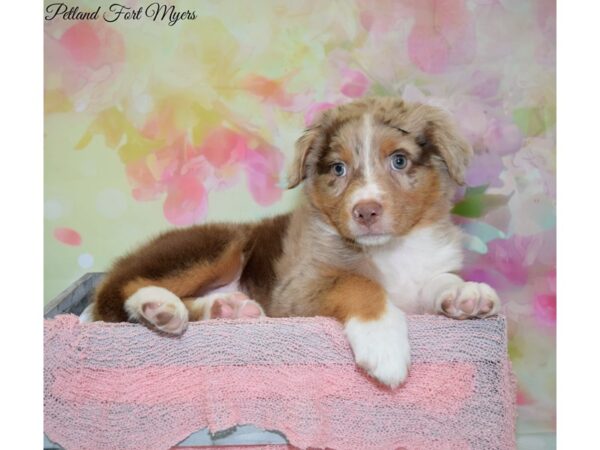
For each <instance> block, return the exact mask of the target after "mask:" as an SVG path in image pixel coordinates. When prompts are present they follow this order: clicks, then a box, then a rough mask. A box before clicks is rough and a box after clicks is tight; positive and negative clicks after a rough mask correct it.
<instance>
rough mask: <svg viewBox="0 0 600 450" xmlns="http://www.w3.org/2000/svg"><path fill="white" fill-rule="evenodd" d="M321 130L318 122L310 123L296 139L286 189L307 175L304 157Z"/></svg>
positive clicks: (312, 147) (305, 157) (297, 183)
mask: <svg viewBox="0 0 600 450" xmlns="http://www.w3.org/2000/svg"><path fill="white" fill-rule="evenodd" d="M320 132H321V127H320V126H319V125H318V124H315V125H312V126H310V127H309V128H307V129H306V130H305V131H304V134H303V135H302V136H300V138H299V139H298V140H297V141H296V148H295V154H294V161H293V162H292V165H291V167H290V170H289V172H288V189H293V188H295V187H296V186H298V185H299V184H300V183H301V182H302V181H303V180H304V179H305V178H306V176H307V164H306V159H307V158H308V154H309V153H310V152H311V150H313V149H314V147H315V143H316V140H317V137H318V136H319V134H320Z"/></svg>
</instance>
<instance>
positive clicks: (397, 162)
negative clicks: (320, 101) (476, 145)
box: [290, 98, 471, 245]
mask: <svg viewBox="0 0 600 450" xmlns="http://www.w3.org/2000/svg"><path fill="white" fill-rule="evenodd" d="M296 150H297V154H296V162H295V165H294V168H293V169H292V172H291V175H290V187H294V186H296V185H297V184H299V183H300V182H301V181H302V180H305V185H306V193H307V195H308V198H309V200H310V202H311V203H312V204H313V205H314V206H315V207H316V208H317V209H318V210H319V211H321V213H322V214H323V215H324V217H325V218H326V220H327V221H328V222H329V224H330V225H332V226H333V227H334V228H335V229H336V230H337V232H338V233H339V234H340V235H341V236H343V237H344V238H346V239H349V240H352V241H355V242H357V243H359V244H361V245H380V244H384V243H385V242H387V241H388V240H389V239H390V238H392V237H394V236H402V235H404V234H406V233H408V232H409V231H410V230H412V229H413V228H415V227H417V226H420V225H426V224H431V223H434V222H436V221H440V220H442V219H444V218H446V217H448V213H449V209H450V199H451V197H452V194H453V192H454V188H455V186H456V184H457V183H458V184H460V183H462V182H463V177H464V171H465V169H466V165H467V163H468V159H469V157H470V155H471V149H470V147H469V145H468V144H467V143H466V142H465V141H464V139H462V138H461V137H460V136H459V135H458V134H457V132H456V131H455V129H454V127H453V126H452V124H451V122H450V121H449V119H448V117H447V116H446V115H445V114H444V113H443V112H441V111H440V110H438V109H436V108H433V107H430V106H426V105H410V104H406V103H404V102H402V101H401V100H396V99H390V98H379V99H365V100H359V101H356V102H353V103H349V104H347V105H343V106H340V107H337V108H336V109H333V110H329V111H325V112H324V113H323V114H322V115H321V116H320V117H319V118H318V119H317V121H316V122H315V123H314V124H313V126H311V128H309V129H308V130H307V131H306V133H305V134H304V135H303V136H302V137H301V138H300V139H299V140H298V143H297V146H296Z"/></svg>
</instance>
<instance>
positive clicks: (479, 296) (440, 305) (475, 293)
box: [421, 273, 500, 319]
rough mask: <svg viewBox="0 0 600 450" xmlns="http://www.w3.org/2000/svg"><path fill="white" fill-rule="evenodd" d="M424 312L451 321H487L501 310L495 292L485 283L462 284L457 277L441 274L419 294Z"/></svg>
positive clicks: (461, 280) (466, 282) (450, 274)
mask: <svg viewBox="0 0 600 450" xmlns="http://www.w3.org/2000/svg"><path fill="white" fill-rule="evenodd" d="M421 299H422V301H423V303H424V304H426V305H429V308H427V309H428V311H427V312H433V313H434V314H444V315H446V316H448V317H451V318H453V319H469V318H472V317H480V318H483V317H489V316H493V315H495V314H497V313H498V311H499V310H500V300H499V298H498V294H496V291H494V289H493V288H492V287H490V286H489V285H487V284H485V283H475V282H471V281H464V280H463V279H462V278H460V277H459V276H458V275H454V274H452V273H444V274H441V275H438V276H436V277H434V278H432V279H431V280H430V281H429V282H428V283H427V285H425V286H424V287H423V289H422V290H421Z"/></svg>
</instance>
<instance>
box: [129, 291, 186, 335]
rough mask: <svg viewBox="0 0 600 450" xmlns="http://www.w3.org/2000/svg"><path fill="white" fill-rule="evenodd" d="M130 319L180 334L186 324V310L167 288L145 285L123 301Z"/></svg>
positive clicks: (166, 331)
mask: <svg viewBox="0 0 600 450" xmlns="http://www.w3.org/2000/svg"><path fill="white" fill-rule="evenodd" d="M125 310H126V311H127V313H128V314H129V318H130V319H134V320H137V321H139V322H145V323H146V324H148V325H150V326H152V327H154V328H156V329H157V330H160V331H163V332H165V333H170V334H181V333H183V332H184V331H185V329H186V328H187V325H188V310H187V308H186V307H185V305H184V304H183V302H182V301H181V300H180V299H179V297H177V296H176V295H175V294H173V293H172V292H171V291H169V290H168V289H164V288H161V287H157V286H147V287H143V288H141V289H139V290H138V291H137V292H136V293H135V294H133V295H132V296H131V297H129V298H128V299H127V301H126V302H125Z"/></svg>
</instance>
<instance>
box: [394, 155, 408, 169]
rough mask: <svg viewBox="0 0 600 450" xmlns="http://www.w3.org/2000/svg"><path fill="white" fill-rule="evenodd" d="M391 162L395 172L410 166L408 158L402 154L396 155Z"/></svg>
mask: <svg viewBox="0 0 600 450" xmlns="http://www.w3.org/2000/svg"><path fill="white" fill-rule="evenodd" d="M391 161H392V162H391V164H392V169H394V170H402V169H404V168H406V166H407V165H408V158H407V157H406V156H405V155H404V154H402V153H394V154H393V155H392V160H391Z"/></svg>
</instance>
